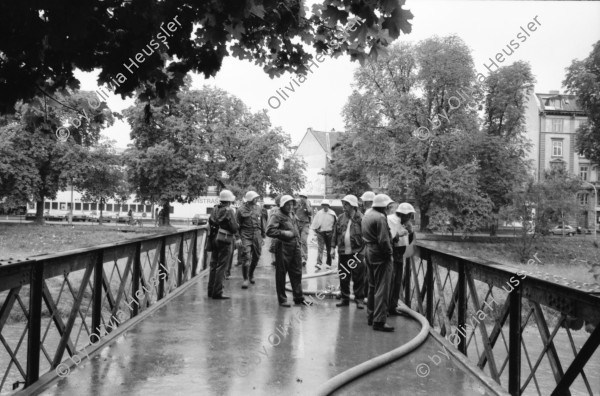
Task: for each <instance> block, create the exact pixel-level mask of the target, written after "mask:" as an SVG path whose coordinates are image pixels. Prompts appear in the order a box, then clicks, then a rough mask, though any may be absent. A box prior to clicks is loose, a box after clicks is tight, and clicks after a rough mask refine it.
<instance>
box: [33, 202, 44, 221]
mask: <svg viewBox="0 0 600 396" xmlns="http://www.w3.org/2000/svg"><path fill="white" fill-rule="evenodd" d="M34 223H35V224H44V223H46V220H45V219H44V200H43V199H42V200H41V201H37V202H36V208H35V220H34Z"/></svg>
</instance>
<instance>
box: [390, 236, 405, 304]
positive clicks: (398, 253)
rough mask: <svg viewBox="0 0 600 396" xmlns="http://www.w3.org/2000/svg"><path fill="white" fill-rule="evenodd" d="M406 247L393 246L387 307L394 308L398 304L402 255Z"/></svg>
mask: <svg viewBox="0 0 600 396" xmlns="http://www.w3.org/2000/svg"><path fill="white" fill-rule="evenodd" d="M405 250H406V247H404V246H400V247H394V263H393V269H392V281H391V292H390V303H389V309H390V310H394V309H396V306H397V305H398V299H399V298H400V290H401V288H402V267H403V263H402V256H403V255H404V251H405Z"/></svg>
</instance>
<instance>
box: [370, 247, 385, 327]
mask: <svg viewBox="0 0 600 396" xmlns="http://www.w3.org/2000/svg"><path fill="white" fill-rule="evenodd" d="M365 250H366V256H367V262H368V263H369V264H368V266H367V272H368V274H369V275H368V276H369V301H368V302H367V315H368V317H369V318H373V323H385V322H386V319H387V316H388V303H389V300H390V279H391V277H392V258H391V257H383V254H382V253H381V252H380V250H379V247H377V246H376V245H371V244H367V245H366V248H365ZM373 263H375V264H373Z"/></svg>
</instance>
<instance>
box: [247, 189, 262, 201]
mask: <svg viewBox="0 0 600 396" xmlns="http://www.w3.org/2000/svg"><path fill="white" fill-rule="evenodd" d="M256 197H260V195H259V194H258V193H257V192H256V191H248V192H247V193H246V195H244V200H245V201H246V202H250V201H252V200H253V199H254V198H256Z"/></svg>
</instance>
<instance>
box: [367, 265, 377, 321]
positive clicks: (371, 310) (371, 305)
mask: <svg viewBox="0 0 600 396" xmlns="http://www.w3.org/2000/svg"><path fill="white" fill-rule="evenodd" d="M367 274H368V275H367V278H368V283H369V294H368V301H367V316H368V317H369V319H373V316H374V314H375V272H374V268H373V266H372V265H370V264H369V265H368V266H367Z"/></svg>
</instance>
